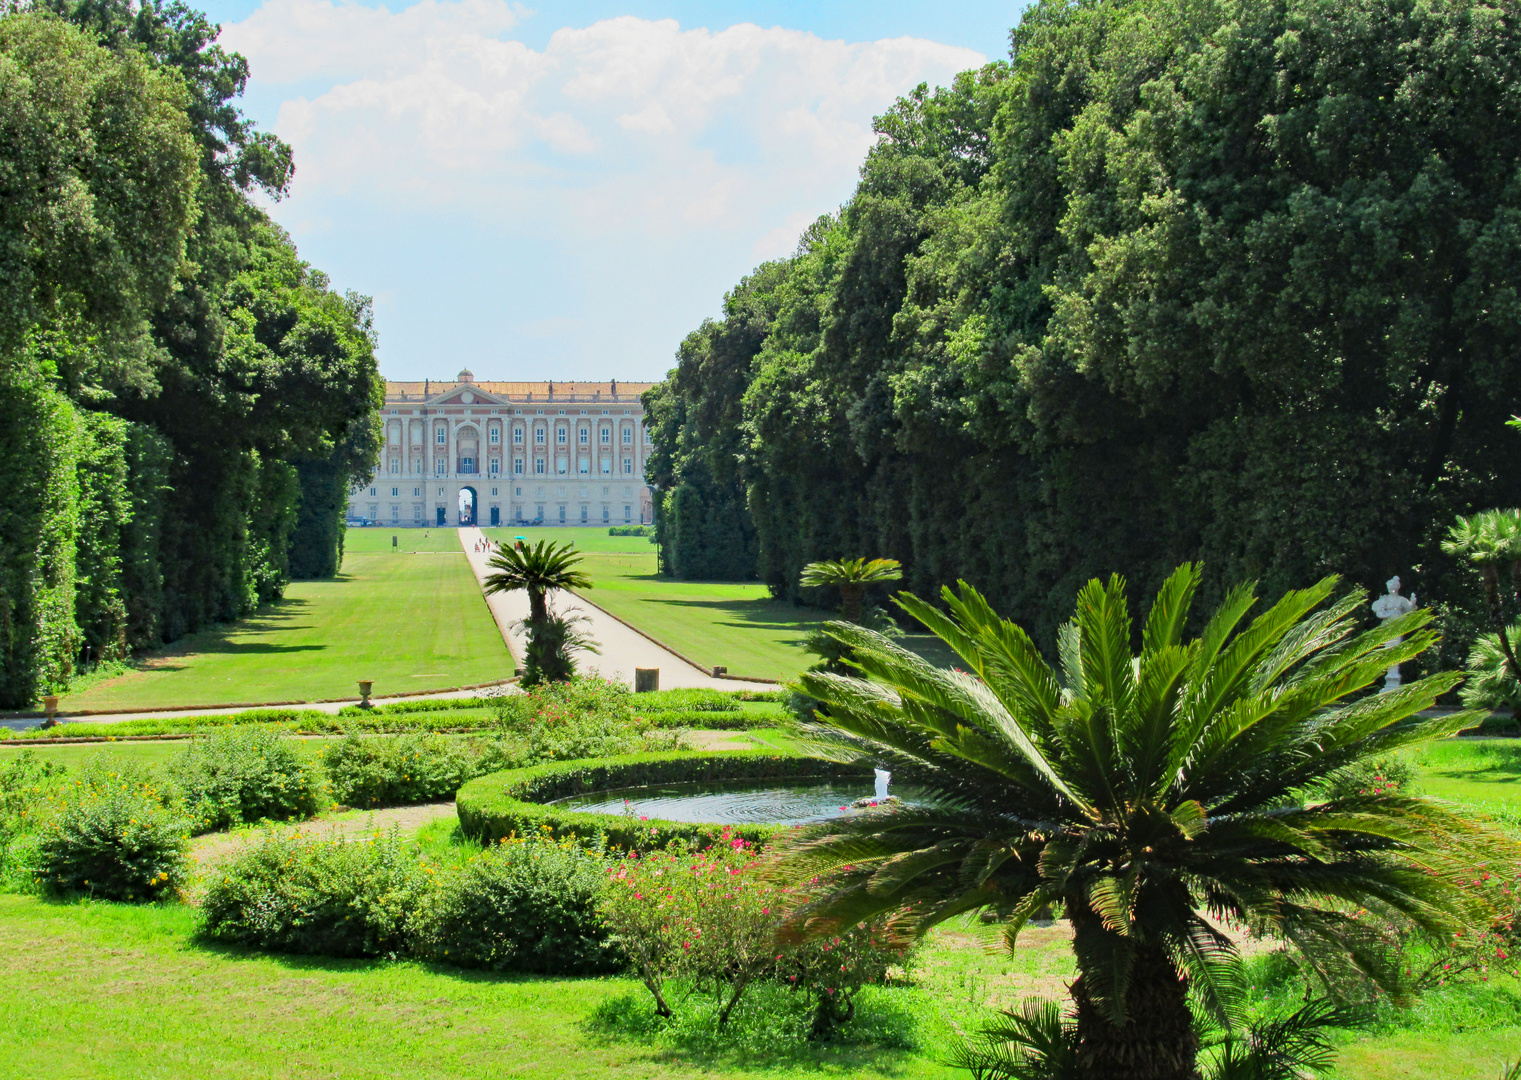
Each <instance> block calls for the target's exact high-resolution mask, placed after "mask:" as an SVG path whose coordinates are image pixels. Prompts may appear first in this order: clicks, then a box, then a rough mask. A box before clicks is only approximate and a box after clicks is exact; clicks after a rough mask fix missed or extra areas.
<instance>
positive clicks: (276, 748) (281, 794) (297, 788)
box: [169, 727, 320, 832]
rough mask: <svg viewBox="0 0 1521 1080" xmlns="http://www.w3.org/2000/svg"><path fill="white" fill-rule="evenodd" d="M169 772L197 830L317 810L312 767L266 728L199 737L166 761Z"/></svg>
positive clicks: (282, 818) (283, 818)
mask: <svg viewBox="0 0 1521 1080" xmlns="http://www.w3.org/2000/svg"><path fill="white" fill-rule="evenodd" d="M169 775H170V776H171V777H173V779H174V781H175V783H176V784H178V785H179V789H180V793H181V795H182V796H183V797H184V800H185V810H186V812H187V813H188V814H189V815H190V818H191V821H192V822H193V824H194V828H195V829H196V831H197V832H209V831H211V830H213V829H225V828H226V827H227V826H229V825H233V824H236V823H238V822H252V821H265V820H268V821H288V820H291V819H296V818H307V817H311V816H312V815H313V814H315V813H316V812H317V806H318V800H319V795H318V793H319V790H320V779H319V777H318V775H317V772H316V770H315V769H313V768H312V766H311V765H310V764H309V763H308V762H307V760H306V758H305V757H304V755H303V754H302V753H301V751H300V750H299V749H297V747H296V744H295V743H294V742H293V741H292V740H291V739H290V738H288V737H286V736H284V735H283V734H281V733H279V732H275V731H270V730H269V729H267V728H260V727H238V728H232V729H230V730H227V731H219V732H217V733H216V734H214V735H211V736H209V737H207V738H205V739H197V740H196V741H194V742H192V743H190V744H189V745H187V746H186V747H185V749H184V750H183V751H182V752H181V753H180V754H179V756H178V757H177V758H175V759H174V760H173V761H172V762H171V763H170V765H169Z"/></svg>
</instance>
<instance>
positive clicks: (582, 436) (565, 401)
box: [348, 370, 654, 528]
mask: <svg viewBox="0 0 1521 1080" xmlns="http://www.w3.org/2000/svg"><path fill="white" fill-rule="evenodd" d="M651 385H653V384H651V383H624V382H618V381H616V380H614V381H612V382H605V383H590V382H568V383H563V382H539V383H534V382H476V381H475V376H474V375H473V374H472V373H471V372H470V371H468V370H466V371H461V372H460V373H459V376H458V378H457V379H455V380H454V381H453V382H434V381H432V380H431V379H425V380H423V381H422V382H390V381H387V383H386V404H385V409H384V416H383V419H384V421H385V446H384V449H382V451H381V454H380V461H379V462H377V463H376V468H375V477H374V479H372V480H371V481H370V482H369V483H368V484H365V485H362V486H361V487H358V488H356V489H354V491H353V492H352V493H351V494H350V496H349V509H348V516H349V520H350V522H353V523H357V522H358V521H360V520H364V521H369V522H373V523H374V524H377V525H387V526H393V527H396V526H414V527H419V528H421V527H424V526H432V527H435V528H436V527H438V526H451V525H534V524H539V525H593V526H596V525H603V526H606V525H639V524H648V523H649V522H651V521H653V520H654V517H653V501H652V497H651V493H650V489H649V488H648V487H647V486H645V483H644V462H645V458H646V456H647V455H648V454H649V453H650V450H651V446H650V435H649V429H648V428H647V427H646V426H645V417H644V406H643V404H642V403H641V402H640V400H639V395H640V394H642V393H644V391H646V390H648V389H649V388H650V386H651Z"/></svg>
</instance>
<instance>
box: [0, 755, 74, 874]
mask: <svg viewBox="0 0 1521 1080" xmlns="http://www.w3.org/2000/svg"><path fill="white" fill-rule="evenodd" d="M63 773H64V769H63V767H62V766H60V765H57V764H56V763H54V762H51V761H43V760H42V759H41V758H39V757H38V756H37V755H36V754H35V753H34V752H33V751H31V750H23V751H22V752H21V753H19V754H17V755H16V756H15V757H13V758H11V759H10V760H9V761H7V762H6V763H5V764H4V765H3V766H0V875H4V874H5V873H6V872H7V871H8V870H9V868H10V864H11V853H12V850H13V848H14V846H15V844H16V841H17V840H18V839H19V838H20V837H22V836H24V835H27V834H30V833H33V832H35V831H36V830H37V829H38V828H39V827H40V815H39V811H40V810H41V808H42V806H43V805H44V803H45V802H46V799H47V795H48V793H49V792H50V791H51V790H52V788H53V787H54V786H55V785H56V784H57V783H58V781H59V777H61V776H62V775H63Z"/></svg>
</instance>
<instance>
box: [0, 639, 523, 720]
mask: <svg viewBox="0 0 1521 1080" xmlns="http://www.w3.org/2000/svg"><path fill="white" fill-rule="evenodd" d="M508 655H511V652H510V651H509V653H508ZM517 681H518V677H517V676H516V675H514V676H513V677H512V678H510V679H493V680H492V681H491V682H483V683H472V684H470V685H469V686H444V687H440V688H438V689H434V690H402V691H399V692H397V693H395V694H387V695H385V697H379V696H372V697H371V698H370V700H371V701H372V702H375V703H377V704H384V703H385V702H387V701H394V700H395V699H397V698H414V697H427V696H428V695H429V694H453V693H455V692H457V691H460V690H489V689H490V688H491V687H493V686H510V685H512V684H513V683H515V682H517ZM440 700H447V699H440ZM345 702H353V703H354V704H356V705H357V704H359V698H357V697H335V698H315V699H311V700H305V701H243V702H234V703H232V704H230V705H151V706H149V707H148V708H146V709H59V710H58V712H57V713H56V714H55V715H56V716H58V717H59V718H62V719H68V718H72V717H76V716H122V715H125V714H128V713H142V714H143V716H142V717H140V719H142V718H148V719H151V718H149V717H147V714H148V713H161V712H193V711H194V710H197V709H218V710H225V709H282V708H285V707H287V706H290V705H340V704H343V703H345ZM47 715H48V714H47V713H45V712H8V713H0V718H3V719H6V720H46V719H47ZM212 715H216V714H212Z"/></svg>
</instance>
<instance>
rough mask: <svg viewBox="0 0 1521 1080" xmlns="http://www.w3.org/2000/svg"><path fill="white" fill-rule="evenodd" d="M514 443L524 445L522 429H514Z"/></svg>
mask: <svg viewBox="0 0 1521 1080" xmlns="http://www.w3.org/2000/svg"><path fill="white" fill-rule="evenodd" d="M512 441H513V442H514V443H517V444H520V445H521V444H522V442H523V429H522V428H520V427H515V428H513V429H512Z"/></svg>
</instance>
